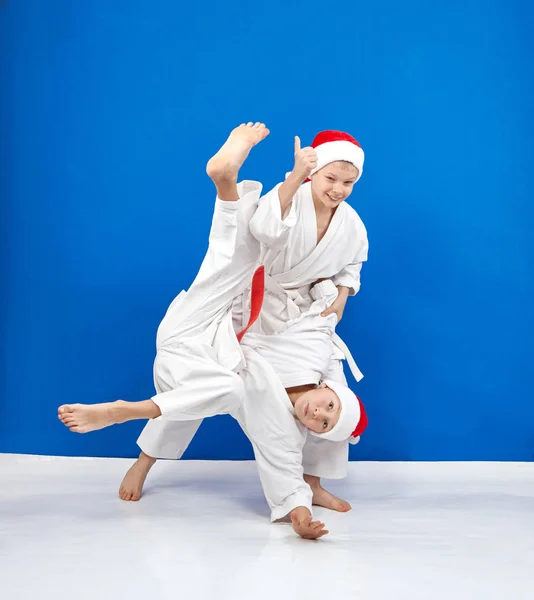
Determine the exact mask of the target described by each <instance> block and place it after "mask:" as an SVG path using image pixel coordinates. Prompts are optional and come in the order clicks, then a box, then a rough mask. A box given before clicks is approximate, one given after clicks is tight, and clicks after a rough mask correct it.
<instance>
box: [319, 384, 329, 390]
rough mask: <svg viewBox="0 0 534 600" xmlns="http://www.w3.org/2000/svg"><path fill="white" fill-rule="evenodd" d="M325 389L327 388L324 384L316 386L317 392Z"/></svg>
mask: <svg viewBox="0 0 534 600" xmlns="http://www.w3.org/2000/svg"><path fill="white" fill-rule="evenodd" d="M325 387H327V385H326V383H320V384H319V385H318V386H317V389H318V390H324V389H325Z"/></svg>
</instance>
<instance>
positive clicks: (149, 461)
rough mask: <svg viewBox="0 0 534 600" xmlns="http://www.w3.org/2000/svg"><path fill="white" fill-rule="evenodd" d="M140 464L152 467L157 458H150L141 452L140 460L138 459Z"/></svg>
mask: <svg viewBox="0 0 534 600" xmlns="http://www.w3.org/2000/svg"><path fill="white" fill-rule="evenodd" d="M137 460H138V461H139V462H140V463H143V465H147V466H150V467H151V466H152V465H153V464H154V463H155V462H156V460H157V458H154V457H153V456H148V454H145V453H144V452H141V454H140V455H139V458H138V459H137Z"/></svg>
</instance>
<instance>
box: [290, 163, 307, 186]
mask: <svg viewBox="0 0 534 600" xmlns="http://www.w3.org/2000/svg"><path fill="white" fill-rule="evenodd" d="M288 179H291V180H292V181H293V182H294V183H298V184H299V185H301V184H302V183H304V181H306V179H308V175H307V173H303V172H302V171H300V170H299V169H297V168H296V167H295V168H294V169H293V170H292V171H291V173H290V174H289V177H288Z"/></svg>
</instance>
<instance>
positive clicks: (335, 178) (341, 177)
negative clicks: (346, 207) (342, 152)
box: [311, 160, 358, 208]
mask: <svg viewBox="0 0 534 600" xmlns="http://www.w3.org/2000/svg"><path fill="white" fill-rule="evenodd" d="M357 178H358V169H357V168H356V167H355V166H354V165H353V164H352V163H348V162H345V161H341V160H339V161H337V162H333V163H330V164H329V165H326V167H323V168H322V169H321V170H320V171H317V173H315V174H314V175H312V177H311V190H312V197H313V199H314V201H315V202H321V204H324V206H326V207H327V208H336V207H338V206H339V205H340V204H341V203H342V202H343V200H346V199H347V198H348V197H349V196H350V195H351V193H352V188H353V187H354V184H355V183H356V179H357Z"/></svg>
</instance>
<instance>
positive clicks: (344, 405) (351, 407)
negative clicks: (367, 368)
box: [310, 379, 367, 444]
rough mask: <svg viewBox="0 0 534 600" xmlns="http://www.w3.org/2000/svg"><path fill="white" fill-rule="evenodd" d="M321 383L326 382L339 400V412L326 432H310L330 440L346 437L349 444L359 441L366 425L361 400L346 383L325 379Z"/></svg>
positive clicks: (338, 440)
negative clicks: (332, 425) (337, 417)
mask: <svg viewBox="0 0 534 600" xmlns="http://www.w3.org/2000/svg"><path fill="white" fill-rule="evenodd" d="M322 383H324V384H326V386H327V387H329V388H330V389H331V390H332V391H333V392H335V394H336V396H337V397H338V398H339V401H340V402H341V412H340V413H339V419H338V422H337V423H336V424H335V426H334V427H332V429H331V430H330V431H327V432H326V433H316V432H313V431H312V432H310V433H311V434H312V435H316V436H317V437H320V438H321V439H323V440H330V441H332V442H342V441H343V440H346V439H348V440H349V443H350V444H357V443H358V442H359V441H360V435H361V434H362V433H363V432H364V431H365V429H366V427H367V413H366V412H365V408H364V406H363V403H362V401H361V400H360V399H359V398H358V396H356V394H354V393H353V392H352V391H351V390H350V389H349V388H348V387H347V386H346V385H343V384H342V383H338V382H337V381H332V380H331V379H325V380H324V381H323V382H322Z"/></svg>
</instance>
